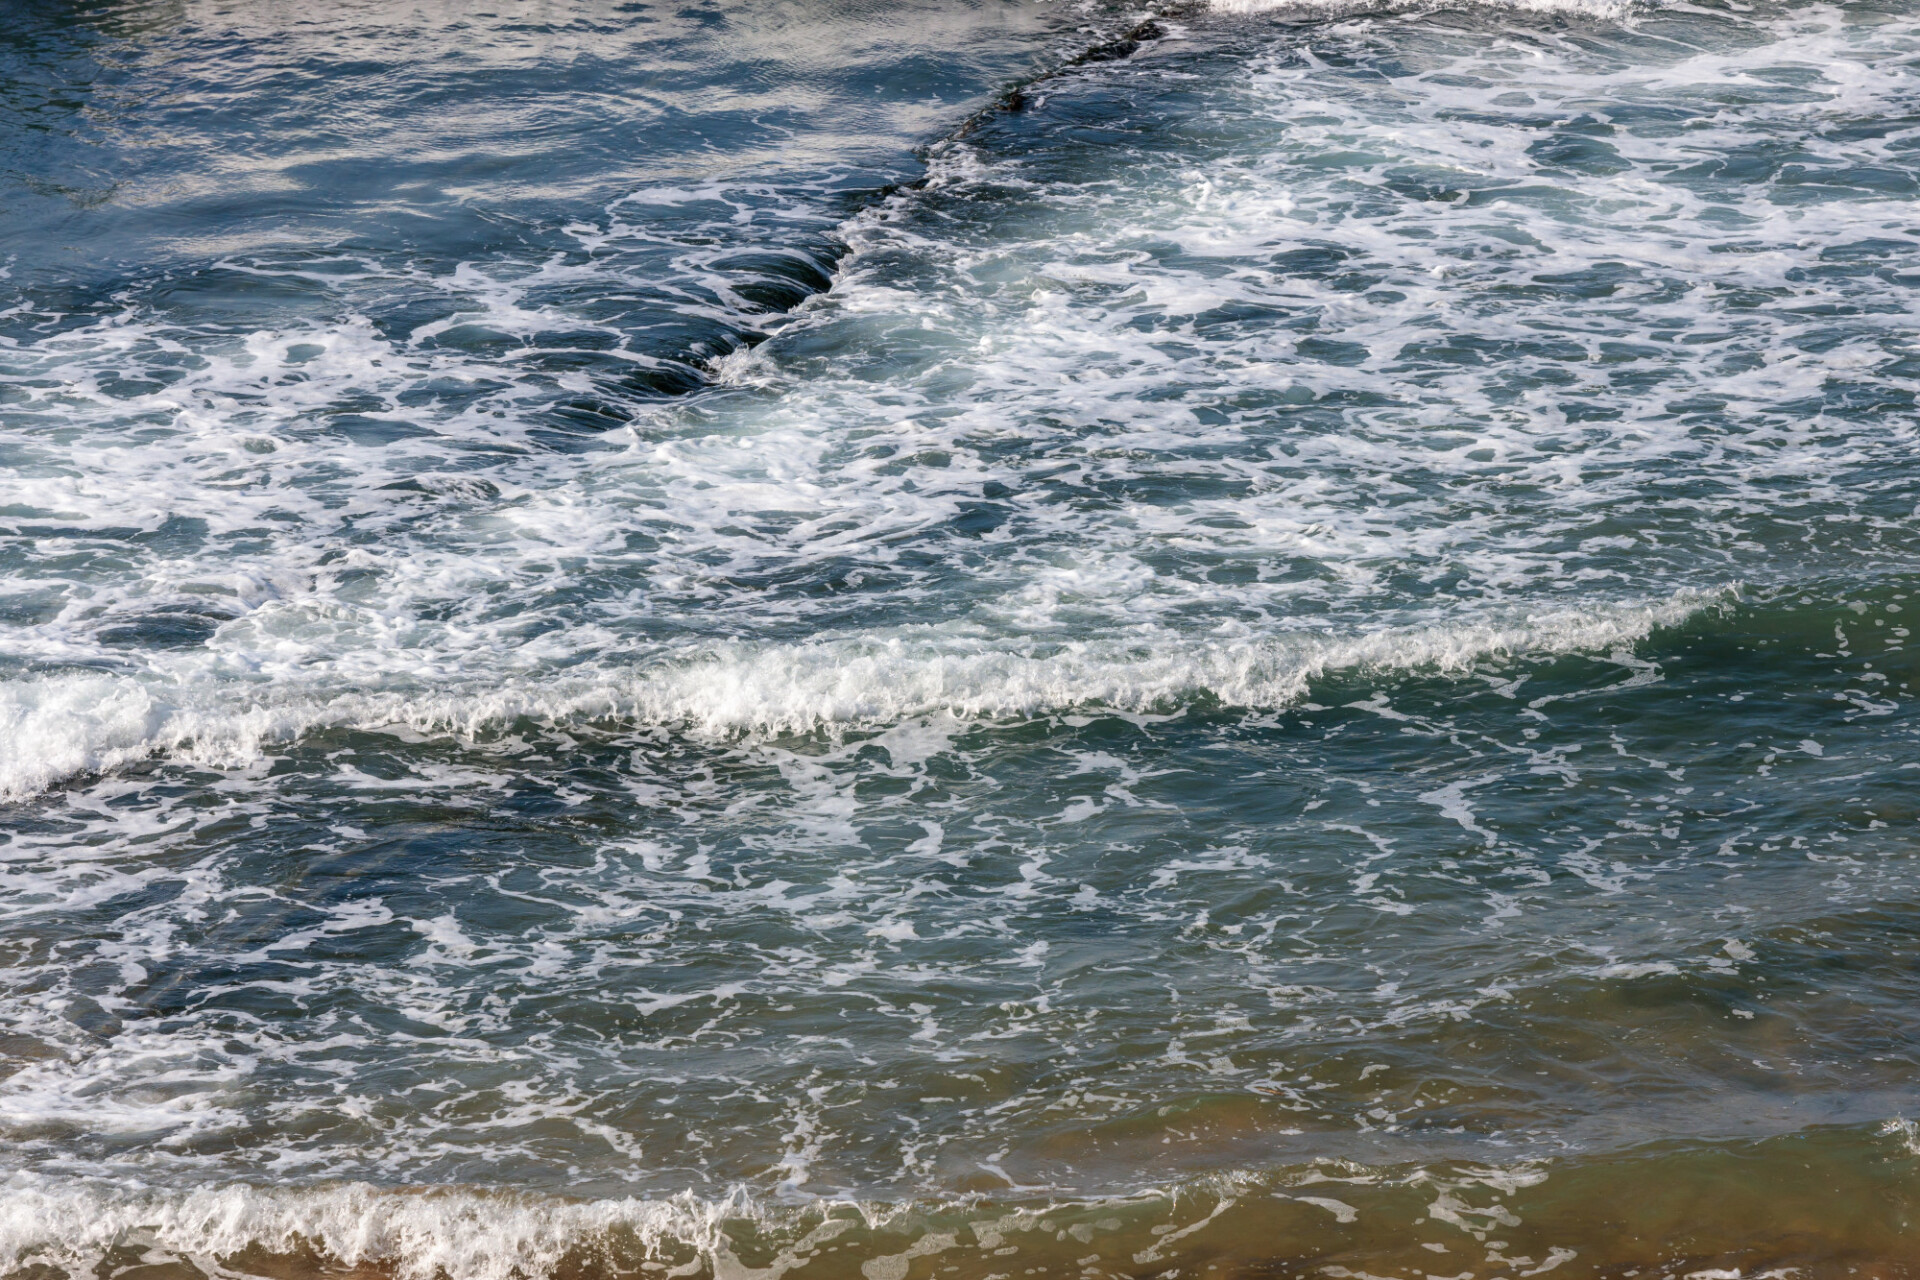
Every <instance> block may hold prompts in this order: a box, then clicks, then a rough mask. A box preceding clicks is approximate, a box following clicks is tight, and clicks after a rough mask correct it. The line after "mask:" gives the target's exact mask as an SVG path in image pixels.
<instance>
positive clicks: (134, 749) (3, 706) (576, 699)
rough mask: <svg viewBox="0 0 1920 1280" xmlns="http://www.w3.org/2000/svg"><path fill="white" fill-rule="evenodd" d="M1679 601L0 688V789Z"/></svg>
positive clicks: (1144, 682)
mask: <svg viewBox="0 0 1920 1280" xmlns="http://www.w3.org/2000/svg"><path fill="white" fill-rule="evenodd" d="M1733 592H1734V589H1733V588H1731V587H1729V588H1722V589H1719V590H1715V591H1699V590H1691V589H1689V590H1683V591H1680V592H1677V593H1675V594H1673V595H1671V596H1668V597H1666V598H1664V599H1662V600H1657V601H1653V602H1647V603H1629V604H1607V605H1596V606H1592V607H1589V608H1585V609H1560V610H1553V611H1543V612H1538V613H1532V614H1522V615H1510V616H1507V617H1499V618H1492V619H1484V620H1474V621H1458V622H1447V623H1439V624H1434V625H1428V626H1413V627H1398V628H1385V629H1382V630H1379V631H1375V632H1371V633H1366V634H1359V635H1348V636H1340V635H1326V634H1314V633H1300V634H1293V635H1282V636H1273V637H1267V638H1262V639H1252V640H1236V641H1221V640H1212V639H1186V638H1182V637H1180V636H1177V635H1173V634H1161V633H1156V634H1154V635H1152V636H1149V637H1142V638H1133V639H1130V640H1127V641H1109V642H1100V643H1096V642H1077V643H1066V644H1059V645H1056V646H1054V647H1052V648H1051V649H1050V650H1045V651H1042V650H1038V649H1037V648H1027V649H1016V648H1012V647H1009V646H1008V643H1007V642H1006V641H992V640H986V639H976V640H972V641H967V640H959V639H955V638H952V637H943V636H940V635H939V634H938V633H934V632H931V631H929V632H922V633H915V632H908V633H904V634H893V635H883V636H871V635H870V636H862V637H854V638H848V639H840V640H822V641H813V642H806V643H799V644H786V645H751V644H744V643H734V644H727V645H721V646H717V647H713V648H709V649H706V650H704V651H700V652H683V653H676V654H671V655H666V656H663V657H662V658H661V659H659V660H657V661H655V662H654V663H653V664H651V665H649V666H646V667H642V668H639V669H632V670H625V671H621V670H604V669H603V670H600V671H597V672H594V673H592V674H588V675H578V674H566V675H555V676H552V677H550V678H547V679H544V680H523V681H518V682H506V683H493V684H491V685H488V686H486V687H453V688H445V689H409V690H391V691H381V692H351V693H334V692H329V691H325V690H320V689H314V688H296V687H287V686H278V685H276V686H271V687H263V686H258V685H239V684H236V683H233V682H227V683H216V682H214V681H212V680H200V681H191V680H189V681H182V682H178V683H173V684H167V683H163V682H160V681H157V680H153V679H142V678H140V677H135V676H125V675H98V674H86V675H60V676H48V677H43V678H38V679H31V680H19V681H13V682H10V683H7V684H4V685H0V795H5V796H7V797H9V798H14V799H18V798H22V797H25V796H28V795H31V794H34V793H35V792H38V791H42V790H45V789H47V788H48V787H50V786H52V785H54V784H55V783H57V782H59V781H60V780H61V779H63V778H67V777H71V776H74V775H76V774H85V773H100V772H106V771H109V770H112V769H116V768H120V767H123V766H125V765H127V764H130V763H132V762H135V761H138V760H141V759H145V758H147V757H149V756H152V755H154V754H156V753H171V754H174V755H177V756H179V757H180V758H182V759H185V760H189V761H192V762H196V763H201V764H208V765H214V766H221V767H237V766H241V765H244V764H246V763H248V762H249V761H251V760H253V759H256V758H258V757H259V755H260V754H261V752H262V751H264V750H265V749H266V748H267V747H269V746H270V745H272V744H274V743H282V742H288V741H292V740H294V739H297V738H299V737H300V736H302V735H303V734H306V733H310V732H313V731H316V730H324V729H361V730H376V731H377V730H383V729H393V728H406V729H411V730H414V731H416V732H422V733H434V734H452V735H455V736H460V735H471V734H478V733H484V732H486V731H487V730H489V729H494V728H499V727H503V726H506V725H508V724H512V723H514V722H516V721H520V720H533V721H535V722H543V723H563V722H581V721H590V720H596V719H611V720H617V721H622V722H630V723H639V724H647V725H663V726H670V727H673V728H676V729H680V730H683V731H687V732H691V733H694V734H697V735H705V736H729V735H780V734H790V733H806V732H812V731H816V730H821V729H832V728H835V727H856V726H862V725H886V724H892V723H897V722H899V721H901V720H905V719H910V718H912V717H915V716H925V715H933V714H941V713H945V714H948V715H952V716H956V717H959V718H962V719H972V720H993V719H1002V718H1010V717H1022V716H1031V715H1038V714H1044V713H1048V712H1056V711H1064V710H1069V709H1072V708H1076V707H1093V706H1097V707H1106V708H1112V709H1116V710H1121V711H1130V712H1140V711H1152V710H1165V709H1170V708H1173V707H1177V706H1181V705H1185V704H1189V703H1191V702H1194V701H1196V700H1202V699H1210V700H1212V701H1214V702H1217V703H1220V704H1223V705H1226V706H1229V707H1241V708H1249V709H1268V708H1276V707H1282V706H1286V705H1288V704H1290V703H1293V702H1296V701H1298V700H1299V699H1301V698H1302V697H1304V696H1305V694H1306V692H1307V689H1308V687H1309V685H1310V684H1311V683H1312V682H1313V681H1314V680H1316V679H1319V678H1321V677H1323V676H1326V675H1328V674H1330V673H1335V672H1365V671H1382V672H1391V671H1411V670H1416V669H1421V668H1431V669H1434V670H1438V671H1443V672H1453V671H1461V670H1465V669H1467V668H1469V667H1471V666H1472V665H1473V664H1474V663H1476V662H1479V661H1481V660H1483V659H1486V658H1491V657H1496V656H1504V655H1521V656H1549V655H1554V654H1563V653H1572V652H1582V651H1585V652H1594V651H1604V650H1608V649H1613V648H1618V647H1620V646H1623V645H1631V644H1635V643H1637V642H1638V641H1640V640H1642V639H1644V638H1645V637H1646V636H1647V635H1648V634H1649V633H1650V632H1651V631H1653V630H1654V629H1655V628H1657V627H1662V626H1672V625H1675V624H1677V623H1680V622H1683V621H1685V620H1686V619H1687V618H1688V617H1690V616H1691V615H1693V614H1694V613H1696V612H1698V611H1699V610H1701V609H1704V608H1707V607H1710V606H1713V605H1716V604H1721V603H1725V602H1727V601H1729V600H1731V599H1732V597H1733Z"/></svg>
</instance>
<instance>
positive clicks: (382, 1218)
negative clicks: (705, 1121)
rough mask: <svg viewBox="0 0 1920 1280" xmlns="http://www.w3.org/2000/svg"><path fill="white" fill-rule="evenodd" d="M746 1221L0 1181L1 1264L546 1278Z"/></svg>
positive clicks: (707, 1245)
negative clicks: (230, 1265)
mask: <svg viewBox="0 0 1920 1280" xmlns="http://www.w3.org/2000/svg"><path fill="white" fill-rule="evenodd" d="M754 1216H756V1213H755V1211H754V1209H753V1208H752V1207H751V1205H750V1204H749V1203H748V1202H747V1201H745V1200H744V1199H741V1198H738V1197H735V1198H732V1199H726V1198H722V1199H720V1200H702V1199H699V1198H698V1197H695V1196H691V1195H687V1196H681V1197H677V1198H674V1199H670V1200H639V1199H617V1200H596V1201H568V1200H560V1199H554V1198H544V1197H539V1196H516V1195H513V1194H510V1193H502V1194H485V1193H476V1192H463V1191H458V1190H446V1191H421V1192H405V1191H403V1192H396V1191H390V1190H389V1191H383V1190H380V1189H378V1188H375V1187H371V1186H368V1185H365V1184H347V1185H343V1186H338V1187H333V1188H323V1189H317V1190H303V1189H287V1190H272V1189H260V1188H252V1187H245V1186H230V1187H222V1188H209V1189H201V1190H192V1191H187V1192H184V1193H165V1192H155V1191H143V1190H138V1189H125V1188H121V1187H115V1186H110V1185H102V1184H88V1183H76V1182H71V1181H61V1180H54V1179H43V1178H35V1177H30V1176H25V1175H16V1176H15V1177H13V1178H11V1179H9V1180H7V1181H4V1182H0V1262H4V1263H6V1264H11V1265H20V1264H23V1263H28V1262H53V1263H56V1264H62V1265H65V1266H68V1267H80V1268H85V1267H88V1266H90V1265H91V1264H93V1263H94V1262H96V1261H97V1259H98V1258H99V1257H100V1256H102V1255H104V1254H105V1253H107V1252H108V1251H109V1250H111V1249H115V1248H121V1247H125V1246H127V1245H129V1244H134V1245H144V1246H145V1247H147V1248H158V1249H160V1250H162V1251H163V1252H165V1253H171V1254H174V1255H177V1256H185V1257H188V1258H199V1259H202V1260H208V1259H212V1258H216V1257H218V1256H221V1255H226V1254H233V1253H238V1252H240V1251H242V1250H245V1249H247V1248H249V1247H257V1248H264V1249H266V1250H269V1251H272V1252H278V1253H303V1252H305V1251H307V1250H312V1251H315V1252H318V1253H320V1254H321V1255H322V1256H324V1257H326V1258H327V1259H329V1260H330V1261H333V1262H335V1263H338V1264H341V1265H344V1266H347V1267H355V1266H360V1265H382V1266H386V1267H391V1268H392V1269H393V1271H394V1272H395V1274H397V1275H399V1276H402V1277H405V1278H406V1280H431V1278H432V1277H434V1276H445V1277H447V1278H448V1280H514V1278H516V1277H538V1276H544V1275H550V1274H552V1273H553V1272H554V1271H555V1270H556V1269H557V1268H558V1266H559V1264H560V1263H561V1262H562V1261H563V1260H565V1259H566V1258H567V1257H568V1256H569V1255H571V1254H575V1253H577V1252H579V1251H582V1250H587V1251H591V1250H594V1249H596V1248H603V1247H605V1246H606V1245H607V1244H608V1243H609V1237H610V1236H612V1235H614V1234H615V1233H618V1235H619V1236H620V1237H622V1239H621V1243H623V1244H625V1245H627V1247H629V1248H632V1247H633V1246H636V1245H637V1246H638V1248H639V1250H640V1251H643V1252H657V1251H658V1250H659V1249H660V1248H661V1247H662V1246H675V1247H679V1248H682V1249H686V1248H691V1249H693V1250H696V1251H698V1252H699V1253H701V1254H703V1255H705V1256H706V1257H707V1258H708V1259H710V1260H711V1259H715V1258H719V1259H730V1257H731V1251H730V1248H729V1245H728V1241H727V1238H726V1236H725V1235H724V1234H723V1233H722V1231H721V1227H722V1224H724V1223H726V1222H729V1221H732V1222H738V1221H740V1220H741V1219H746V1218H752V1217H754ZM716 1270H722V1269H720V1268H717V1269H716ZM781 1270H784V1268H777V1269H776V1270H775V1271H774V1273H773V1275H774V1276H775V1277H777V1276H778V1275H779V1274H780V1271H781ZM214 1273H215V1274H224V1271H223V1270H222V1269H220V1268H218V1267H217V1266H216V1267H215V1268H214ZM722 1274H723V1275H724V1274H725V1272H724V1271H722Z"/></svg>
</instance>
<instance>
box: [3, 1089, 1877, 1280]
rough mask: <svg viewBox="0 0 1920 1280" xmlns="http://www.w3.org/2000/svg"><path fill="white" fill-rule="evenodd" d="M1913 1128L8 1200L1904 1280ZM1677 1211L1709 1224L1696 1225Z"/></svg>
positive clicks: (122, 1191) (65, 1249)
mask: <svg viewBox="0 0 1920 1280" xmlns="http://www.w3.org/2000/svg"><path fill="white" fill-rule="evenodd" d="M1913 1132H1914V1126H1913V1124H1912V1122H1910V1121H1907V1120H1904V1119H1900V1118H1897V1117H1896V1118H1894V1119H1890V1120H1888V1121H1885V1122H1884V1123H1879V1124H1856V1125H1848V1126H1833V1127H1821V1128H1813V1129H1806V1130H1801V1131H1798V1132H1796V1133H1792V1134H1787V1135H1782V1136H1779V1137H1774V1138H1767V1139H1762V1140H1758V1141H1748V1142H1730V1143H1691V1144H1678V1145H1674V1144H1665V1145H1661V1146H1656V1147H1648V1148H1640V1149H1636V1150H1629V1151H1622V1152H1618V1153H1614V1154H1598V1153H1596V1154H1592V1155H1586V1156H1568V1157H1566V1158H1563V1159H1559V1160H1554V1161H1551V1162H1545V1161H1535V1162H1523V1163H1518V1164H1513V1165H1507V1166H1490V1165H1485V1164H1478V1163H1472V1162H1461V1161H1451V1160H1446V1161H1439V1162H1433V1163H1425V1162H1415V1163H1403V1164H1394V1165H1386V1166H1379V1165H1374V1166H1369V1165H1366V1164H1361V1163H1357V1162H1355V1161H1352V1160H1344V1159H1331V1158H1321V1159H1317V1160H1313V1161H1310V1162H1306V1163H1301V1164H1288V1165H1282V1166H1276V1167H1272V1168H1269V1169H1266V1170H1262V1171H1248V1170H1243V1171H1239V1172H1232V1173H1221V1174H1214V1175H1201V1176H1189V1177H1186V1178H1178V1179H1175V1180H1173V1181H1170V1182H1168V1183H1166V1184H1164V1185H1159V1186H1148V1187H1144V1188H1142V1189H1141V1190H1140V1191H1139V1192H1138V1193H1136V1194H1132V1195H1125V1196H1117V1197H1096V1198H1078V1197H1072V1196H1049V1195H1047V1194H1044V1193H1040V1194H1028V1195H1024V1196H1015V1197H1013V1198H1005V1197H992V1196H984V1195H959V1196H952V1197H946V1198H941V1199H929V1200H923V1201H913V1202H901V1203H855V1202H851V1201H845V1200H832V1199H815V1200H810V1201H806V1202H800V1203H793V1204H784V1205H782V1204H769V1203H767V1202H764V1201H762V1200H760V1199H758V1198H757V1197H755V1196H753V1195H751V1194H749V1193H747V1192H745V1191H743V1190H740V1189H737V1188H736V1189H735V1190H734V1191H732V1192H730V1193H727V1194H723V1195H720V1196H718V1197H716V1198H713V1199H702V1198H699V1197H696V1196H693V1195H690V1194H683V1195H679V1196H675V1197H672V1198H669V1199H660V1200H653V1199H642V1198H628V1197H621V1198H609V1199H600V1200H572V1199H563V1198H559V1197H553V1196H542V1195H535V1194H529V1193H524V1192H491V1191H485V1190H477V1189H467V1188H451V1187H450V1188H439V1189H429V1190H387V1189H381V1188H376V1187H372V1186H368V1185H366V1184H357V1183H356V1184H343V1185H334V1186H319V1187H305V1188H279V1189H264V1188H257V1187H251V1186H245V1185H231V1186H227V1187H222V1188H217V1189H200V1190H191V1191H180V1192H169V1191H162V1190H155V1189H147V1188H128V1187H124V1186H121V1185H118V1184H110V1183H92V1182H83V1181H77V1180H64V1179H52V1178H39V1177H32V1176H28V1175H17V1176H16V1177H15V1178H13V1179H11V1180H10V1181H9V1182H7V1183H5V1184H0V1267H6V1266H14V1267H19V1266H24V1265H32V1264H34V1263H39V1264H42V1265H43V1267H48V1266H50V1267H51V1268H53V1269H56V1270H58V1271H62V1272H65V1273H66V1274H68V1275H76V1274H79V1273H80V1272H82V1271H85V1272H87V1273H89V1274H98V1275H102V1276H106V1275H110V1274H112V1273H113V1271H114V1270H115V1267H114V1265H113V1264H112V1263H111V1262H109V1261H108V1260H109V1259H112V1258H114V1257H116V1256H117V1257H119V1258H120V1259H122V1261H121V1262H120V1264H119V1265H120V1266H122V1267H124V1266H125V1265H126V1264H125V1261H124V1259H125V1258H127V1257H128V1256H133V1257H137V1258H139V1259H140V1260H141V1262H140V1265H141V1268H142V1269H141V1272H140V1274H141V1275H142V1276H146V1277H149V1278H151V1280H157V1278H158V1277H162V1276H174V1275H177V1276H180V1277H183V1278H184V1277H191V1276H193V1275H205V1274H208V1273H209V1272H211V1274H214V1275H232V1274H234V1272H235V1271H236V1270H237V1271H240V1272H244V1273H252V1274H266V1275H273V1276H276V1277H283V1278H289V1280H305V1278H306V1277H319V1276H323V1275H327V1274H336V1275H337V1274H339V1273H340V1271H342V1270H349V1269H350V1270H352V1271H353V1273H354V1274H357V1275H361V1276H393V1277H398V1278H399V1280H433V1278H434V1277H443V1278H444V1280H543V1278H544V1277H549V1276H561V1275H564V1276H571V1277H600V1276H608V1277H611V1276H617V1275H633V1274H644V1275H650V1276H656V1277H670V1276H678V1277H691V1276H711V1277H713V1280H780V1278H781V1277H782V1276H785V1275H787V1274H789V1273H798V1274H803V1275H817V1276H821V1277H826V1276H832V1277H835V1280H839V1278H840V1277H846V1278H847V1280H852V1278H853V1277H855V1276H858V1277H861V1280H907V1278H908V1277H909V1276H916V1275H917V1276H921V1277H926V1276H949V1275H952V1276H957V1277H958V1278H959V1280H986V1278H987V1277H988V1276H992V1275H1001V1276H1005V1275H1008V1274H1014V1275H1022V1274H1034V1275H1043V1274H1051V1275H1063V1274H1064V1275H1072V1274H1082V1275H1094V1276H1107V1275H1140V1274H1155V1275H1163V1276H1164V1275H1171V1274H1225V1275H1233V1274H1242V1275H1244V1274H1263V1273H1268V1272H1277V1271H1278V1268H1279V1265H1280V1264H1293V1266H1296V1267H1298V1268H1299V1270H1300V1271H1301V1272H1302V1273H1307V1274H1320V1275H1328V1276H1334V1277H1341V1276H1366V1275H1380V1274H1387V1275H1404V1274H1421V1273H1422V1266H1423V1264H1424V1266H1425V1267H1427V1268H1431V1267H1433V1266H1434V1265H1435V1264H1434V1261H1433V1260H1434V1258H1435V1257H1436V1255H1439V1256H1440V1258H1441V1261H1442V1263H1450V1264H1451V1266H1454V1267H1465V1268H1466V1269H1467V1271H1468V1273H1469V1274H1495V1275H1520V1276H1539V1275H1542V1274H1547V1273H1553V1274H1554V1275H1555V1280H1572V1278H1573V1277H1583V1276H1602V1275H1620V1274H1629V1273H1633V1272H1635V1271H1636V1270H1638V1269H1642V1268H1646V1267H1655V1268H1658V1269H1660V1270H1661V1271H1662V1272H1663V1273H1665V1274H1680V1273H1681V1272H1682V1271H1685V1272H1686V1273H1687V1274H1691V1275H1694V1276H1714V1277H1719V1276H1727V1277H1731V1276H1739V1275H1743V1274H1745V1275H1754V1274H1775V1275H1784V1274H1793V1273H1796V1272H1801V1271H1802V1270H1803V1267H1804V1264H1805V1263H1806V1262H1807V1261H1809V1260H1818V1261H1821V1262H1825V1263H1827V1264H1829V1265H1828V1266H1824V1267H1822V1266H1816V1267H1815V1268H1813V1269H1812V1270H1811V1272H1810V1274H1814V1275H1826V1274H1834V1275H1839V1274H1852V1273H1854V1272H1853V1271H1852V1270H1847V1271H1843V1270H1842V1268H1843V1267H1844V1266H1845V1265H1846V1264H1847V1263H1849V1262H1851V1263H1855V1264H1865V1265H1859V1266H1857V1270H1858V1271H1859V1272H1863V1273H1867V1274H1898V1270H1897V1268H1896V1269H1895V1271H1893V1272H1888V1271H1887V1270H1886V1267H1885V1265H1884V1264H1887V1263H1891V1262H1894V1261H1895V1260H1896V1259H1899V1258H1903V1257H1908V1256H1910V1254H1911V1249H1910V1244H1911V1241H1910V1239H1909V1238H1908V1231H1907V1227H1906V1223H1907V1221H1908V1218H1907V1215H1908V1214H1909V1213H1910V1211H1911V1206H1912V1203H1913V1197H1912V1193H1911V1189H1910V1186H1911V1176H1912V1170H1913V1167H1914V1160H1915V1155H1914V1152H1915V1146H1914V1139H1913ZM1035 1190H1038V1189H1035ZM1676 1202H1680V1203H1685V1204H1687V1205H1688V1206H1690V1207H1689V1210H1688V1212H1687V1213H1685V1214H1682V1215H1675V1214H1674V1213H1673V1210H1672V1206H1673V1204H1674V1203H1676ZM1843 1241H1844V1242H1843ZM168 1262H173V1263H174V1264H175V1265H174V1266H173V1267H169V1266H167V1265H166V1264H167V1263H168ZM1876 1263H1877V1264H1883V1265H1874V1264H1876ZM181 1264H184V1265H181ZM1796 1264H1798V1265H1796ZM1783 1266H1784V1268H1785V1269H1784V1270H1768V1269H1769V1268H1779V1267H1783ZM1443 1273H1444V1272H1443ZM41 1274H45V1270H42V1271H41ZM1426 1274H1433V1272H1432V1271H1431V1270H1428V1271H1426Z"/></svg>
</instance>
